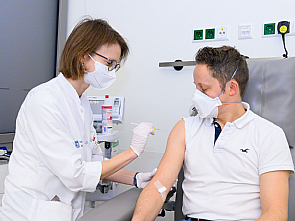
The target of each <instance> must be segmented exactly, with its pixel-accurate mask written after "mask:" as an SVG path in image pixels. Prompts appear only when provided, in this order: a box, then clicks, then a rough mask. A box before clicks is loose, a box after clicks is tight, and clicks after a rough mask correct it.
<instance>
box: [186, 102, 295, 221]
mask: <svg viewBox="0 0 295 221" xmlns="http://www.w3.org/2000/svg"><path fill="white" fill-rule="evenodd" d="M243 106H244V108H245V109H247V112H246V113H245V114H244V115H243V116H242V117H240V118H239V119H237V120H235V121H234V122H232V123H229V122H228V123H226V125H225V126H224V128H223V130H222V131H221V133H220V135H219V137H218V139H217V140H216V143H215V145H214V134H215V128H214V124H213V118H211V119H201V118H199V117H198V116H196V117H188V118H184V121H185V140H186V151H185V159H184V181H183V184H182V187H183V213H184V214H185V215H188V216H189V217H195V218H204V219H209V220H255V219H257V218H259V217H260V216H261V205H260V184H259V176H260V175H261V174H263V173H266V172H270V171H276V170H290V171H293V172H294V166H293V162H292V157H291V153H290V149H289V145H288V143H287V140H286V137H285V134H284V132H283V130H282V129H281V128H280V127H278V126H276V125H274V124H273V123H271V122H269V121H267V120H265V119H263V118H261V117H259V116H258V115H256V114H254V113H253V112H252V111H251V110H250V106H249V104H247V103H244V102H243Z"/></svg>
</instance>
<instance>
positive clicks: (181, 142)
mask: <svg viewBox="0 0 295 221" xmlns="http://www.w3.org/2000/svg"><path fill="white" fill-rule="evenodd" d="M184 153H185V127H184V120H183V119H182V120H180V121H178V123H177V124H176V125H175V126H174V128H173V129H172V130H171V132H170V135H169V137H168V141H167V147H166V151H165V153H164V155H163V157H162V160H161V162H160V164H159V166H158V170H157V173H156V175H155V176H154V179H153V180H152V182H155V181H157V180H160V182H161V183H162V184H163V185H164V186H165V187H166V188H167V190H168V191H169V189H170V188H171V187H172V185H173V183H174V182H175V180H176V178H177V176H178V173H179V171H180V169H181V166H182V164H183V160H184Z"/></svg>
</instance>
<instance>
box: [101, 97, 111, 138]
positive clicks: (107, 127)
mask: <svg viewBox="0 0 295 221" xmlns="http://www.w3.org/2000/svg"><path fill="white" fill-rule="evenodd" d="M101 107H102V133H103V134H110V133H112V129H113V114H112V112H113V106H112V104H111V100H110V95H108V94H106V95H105V100H104V104H103V105H102V106H101Z"/></svg>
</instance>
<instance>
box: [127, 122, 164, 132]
mask: <svg viewBox="0 0 295 221" xmlns="http://www.w3.org/2000/svg"><path fill="white" fill-rule="evenodd" d="M131 124H133V125H136V126H138V125H139V124H137V123H133V122H131ZM153 128H154V130H161V131H164V130H162V129H159V128H155V127H153Z"/></svg>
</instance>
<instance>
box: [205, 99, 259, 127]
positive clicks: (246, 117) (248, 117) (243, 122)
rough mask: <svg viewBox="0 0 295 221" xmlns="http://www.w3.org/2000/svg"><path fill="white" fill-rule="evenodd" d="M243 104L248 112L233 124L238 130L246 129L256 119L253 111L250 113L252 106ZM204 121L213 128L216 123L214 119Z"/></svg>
mask: <svg viewBox="0 0 295 221" xmlns="http://www.w3.org/2000/svg"><path fill="white" fill-rule="evenodd" d="M242 104H243V107H244V109H245V110H247V111H246V113H245V114H244V115H243V116H241V117H240V118H238V119H237V120H235V121H234V122H233V123H234V124H235V126H236V127H237V128H242V127H244V126H245V125H247V124H248V123H249V122H250V121H252V120H253V119H254V114H253V112H252V111H250V105H249V104H248V103H246V102H242ZM203 120H204V123H205V125H206V126H211V125H212V124H213V122H214V118H204V119H203Z"/></svg>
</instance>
